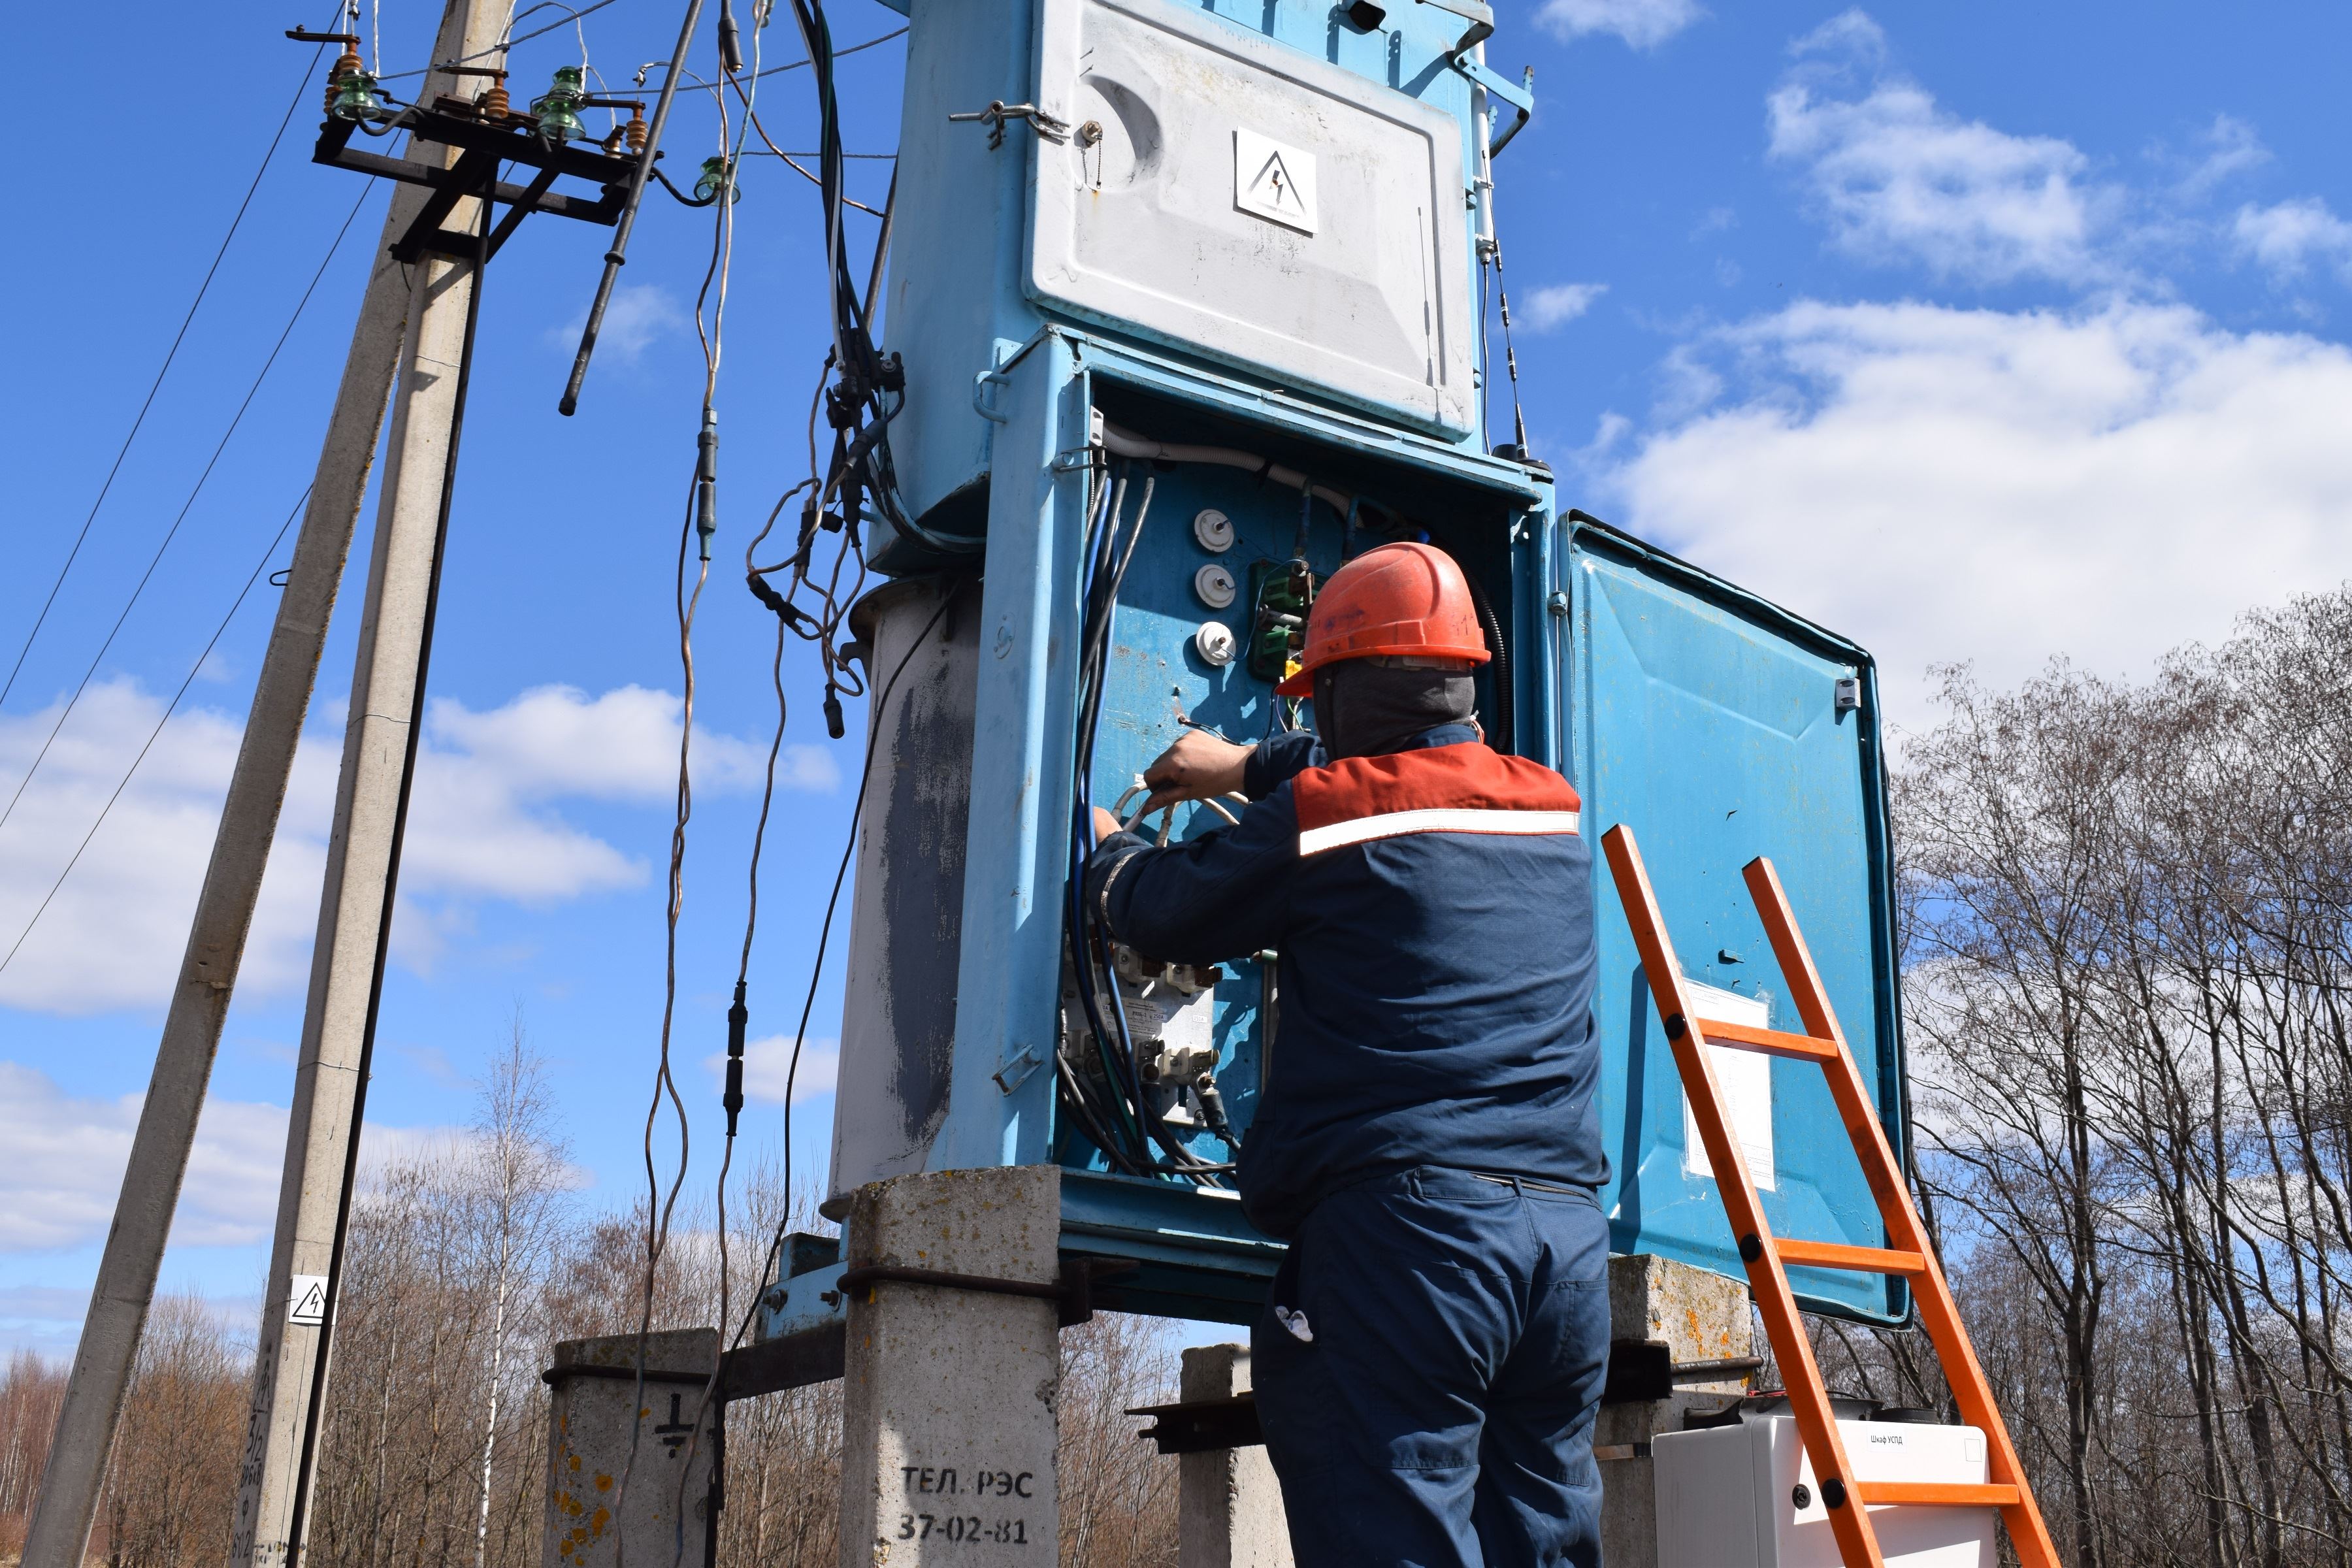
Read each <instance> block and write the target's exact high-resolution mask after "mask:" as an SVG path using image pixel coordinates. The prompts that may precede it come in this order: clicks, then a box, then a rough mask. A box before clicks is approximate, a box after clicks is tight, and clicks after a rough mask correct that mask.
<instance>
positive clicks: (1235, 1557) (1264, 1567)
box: [1176, 1345, 1291, 1568]
mask: <svg viewBox="0 0 2352 1568" xmlns="http://www.w3.org/2000/svg"><path fill="white" fill-rule="evenodd" d="M1249 1391H1250V1352H1249V1346H1247V1345H1197V1346H1194V1347H1192V1348H1191V1349H1189V1350H1187V1351H1185V1352H1184V1373H1183V1380H1182V1383H1181V1394H1180V1397H1181V1398H1182V1399H1183V1400H1184V1401H1185V1403H1187V1404H1191V1403H1192V1402H1193V1401H1196V1400H1209V1399H1232V1398H1235V1397H1237V1396H1238V1395H1241V1394H1247V1393H1248V1392H1249ZM1177 1464H1178V1477H1179V1479H1178V1482H1177V1521H1178V1534H1177V1548H1176V1562H1177V1563H1178V1568H1291V1556H1290V1521H1288V1519H1286V1517H1285V1516H1284V1514H1283V1511H1282V1485H1281V1483H1280V1482H1279V1481H1277V1480H1276V1479H1275V1477H1274V1464H1273V1461H1271V1460H1270V1459H1268V1458H1266V1453H1265V1449H1264V1448H1263V1447H1248V1448H1214V1449H1212V1450H1210V1451H1209V1452H1207V1453H1205V1454H1186V1455H1185V1456H1183V1458H1181V1459H1179V1460H1178V1461H1177Z"/></svg>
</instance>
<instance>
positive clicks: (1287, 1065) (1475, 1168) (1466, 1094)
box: [1084, 543, 1609, 1568]
mask: <svg viewBox="0 0 2352 1568" xmlns="http://www.w3.org/2000/svg"><path fill="white" fill-rule="evenodd" d="M1489 657H1490V655H1489V653H1488V651H1487V649H1486V645H1485V639H1484V638H1483V637H1482V636H1481V635H1480V631H1479V626H1478V621H1477V618H1476V616H1475V613H1474V609H1473V604H1472V600H1471V597H1470V594H1469V588H1468V584H1466V583H1465V581H1464V580H1463V577H1462V573H1461V569H1460V568H1459V567H1458V566H1457V565H1455V563H1454V561H1453V560H1452V559H1451V558H1450V557H1448V556H1447V555H1445V554H1444V552H1440V551H1437V550H1434V549H1433V548H1431V547H1430V546H1428V545H1423V544H1411V543H1405V544H1389V545H1383V546H1381V547H1380V548H1378V549H1375V550H1372V551H1369V552H1366V553H1364V554H1363V555H1360V556H1359V557H1357V558H1356V559H1355V560H1353V561H1351V562H1349V563H1348V564H1347V565H1345V566H1343V567H1341V568H1340V569H1339V571H1338V572H1336V573H1334V574H1332V576H1331V578H1330V580H1329V581H1328V583H1326V584H1324V586H1323V590H1322V592H1321V594H1320V595H1318V597H1317V599H1316V601H1315V604H1314V605H1313V608H1312V609H1311V611H1310V612H1309V615H1308V619H1307V638H1306V647H1305V649H1304V655H1303V658H1302V668H1300V670H1299V671H1298V672H1297V674H1296V675H1295V676H1293V677H1292V678H1291V679H1289V680H1286V682H1284V684H1283V685H1282V687H1281V688H1280V689H1281V691H1282V692H1283V694H1284V695H1286V696H1305V695H1311V696H1312V697H1313V699H1314V719H1315V731H1314V732H1312V733H1309V732H1307V731H1291V732H1286V733H1284V734H1280V735H1276V736H1275V737H1274V738H1272V739H1270V740H1268V741H1266V742H1264V743H1262V744H1260V745H1258V746H1256V747H1254V748H1249V747H1241V746H1236V745H1233V744H1230V743H1228V742H1223V741H1220V740H1218V739H1216V738H1215V737H1213V736H1210V735H1207V734H1204V733H1200V732H1190V733H1188V734H1186V735H1185V736H1184V738H1183V739H1182V740H1181V741H1180V742H1179V743H1178V744H1177V745H1175V746H1174V747H1171V749H1170V750H1169V752H1167V753H1166V754H1165V755H1163V756H1162V757H1160V760H1159V761H1158V762H1157V763H1154V764H1153V765H1152V768H1151V769H1150V772H1148V773H1146V774H1145V781H1146V783H1147V784H1150V785H1151V786H1152V790H1153V794H1152V796H1151V802H1152V805H1165V804H1168V803H1171V802H1174V801H1178V800H1183V799H1190V798H1205V797H1208V796H1212V795H1223V794H1225V793H1227V792H1228V791H1234V790H1238V791H1239V792H1240V793H1242V794H1244V795H1247V796H1248V798H1249V800H1250V802H1251V803H1252V804H1251V805H1249V806H1248V808H1247V809H1246V810H1245V811H1244V812H1243V813H1242V815H1241V818H1240V821H1239V822H1238V824H1237V825H1236V826H1232V827H1228V828H1224V829H1222V830H1220V831H1218V832H1215V833H1210V834H1205V835H1202V836H1200V837H1193V838H1192V839H1189V840H1187V841H1185V842H1182V843H1179V844H1171V845H1168V846H1165V847H1153V846H1152V845H1150V844H1149V843H1147V842H1146V841H1145V840H1144V839H1143V838H1141V837H1138V836H1136V835H1134V834H1132V833H1125V832H1121V831H1119V830H1118V823H1117V821H1116V820H1114V819H1112V818H1111V817H1110V816H1109V815H1108V813H1105V812H1102V811H1100V810H1097V813H1096V832H1097V840H1098V841H1097V846H1096V848H1095V851H1094V853H1093V855H1092V856H1091V857H1090V858H1088V862H1087V882H1086V887H1085V889H1084V891H1085V896H1086V897H1087V898H1088V899H1090V900H1094V903H1095V910H1096V912H1097V916H1098V917H1099V919H1100V921H1101V922H1102V926H1103V928H1104V929H1105V930H1107V931H1110V932H1111V933H1112V934H1113V935H1114V936H1115V937H1116V938H1117V939H1118V941H1119V942H1124V943H1126V944H1127V945H1129V947H1131V948H1133V949H1135V950H1136V951H1137V952H1139V953H1143V954H1148V955H1149V956H1150V958H1151V959H1154V960H1157V961H1160V962H1164V963H1216V962H1219V961H1223V960H1229V959H1233V958H1234V957H1236V956H1239V955H1242V954H1245V953H1254V952H1262V951H1264V950H1265V949H1269V948H1271V949H1274V950H1276V952H1278V953H1279V955H1280V956H1279V961H1278V963H1279V967H1278V970H1277V979H1278V984H1279V991H1278V995H1279V1004H1278V1018H1279V1024H1278V1027H1277V1029H1276V1038H1275V1042H1274V1046H1273V1053H1272V1062H1271V1069H1270V1072H1269V1075H1268V1078H1267V1081H1266V1085H1265V1093H1264V1096H1263V1098H1262V1100H1260V1103H1259V1109H1258V1113H1257V1116H1256V1119H1255V1122H1254V1124H1253V1125H1252V1126H1251V1127H1250V1129H1249V1131H1248V1133H1247V1136H1246V1138H1245V1140H1244V1146H1243V1148H1242V1150H1241V1152H1240V1156H1239V1169H1238V1172H1237V1177H1236V1180H1237V1184H1238V1185H1239V1187H1240V1190H1241V1199H1242V1205H1243V1208H1244V1212H1245V1213H1246V1214H1247V1215H1249V1217H1250V1219H1251V1220H1252V1222H1253V1223H1255V1225H1256V1226H1259V1227H1260V1228H1261V1229H1263V1230H1265V1232H1266V1233H1268V1234H1269V1235H1272V1236H1275V1237H1281V1238H1283V1239H1285V1240H1286V1241H1287V1242H1288V1243H1289V1249H1288V1253H1287V1256H1286V1258H1285V1261H1284V1263H1283V1265H1282V1268H1281V1271H1280V1273H1279V1274H1278V1275H1277V1276H1276V1279H1275V1282H1274V1286H1273V1289H1272V1290H1271V1292H1270V1294H1269V1297H1268V1300H1267V1301H1266V1303H1265V1308H1264V1309H1263V1310H1261V1312H1260V1313H1259V1315H1258V1318H1257V1321H1256V1322H1255V1325H1254V1327H1253V1329H1252V1332H1251V1345H1252V1363H1253V1365H1252V1376H1253V1379H1254V1383H1255V1390H1256V1396H1257V1406H1258V1413H1259V1416H1260V1419H1261V1421H1262V1423H1263V1425H1264V1426H1265V1440H1266V1449H1267V1452H1268V1454H1269V1455H1270V1456H1271V1458H1272V1459H1273V1461H1274V1467H1275V1471H1276V1475H1277V1476H1278V1477H1279V1478H1280V1479H1281V1482H1282V1491H1283V1501H1284V1505H1285V1508H1286V1511H1287V1513H1288V1516H1289V1521H1290V1532H1291V1542H1292V1549H1293V1552H1294V1554H1295V1555H1296V1557H1297V1562H1298V1563H1299V1564H1300V1568H1379V1565H1381V1564H1397V1565H1400V1568H1402V1565H1406V1564H1410V1565H1412V1568H1521V1565H1537V1564H1540V1565H1543V1568H1551V1565H1554V1564H1574V1565H1578V1568H1588V1565H1591V1564H1594V1563H1599V1561H1600V1554H1601V1547H1600V1514H1601V1482H1600V1476H1599V1473H1598V1471H1597V1469H1596V1468H1595V1466H1594V1463H1593V1458H1592V1424H1593V1416H1594V1413H1595V1410H1596V1407H1597V1405H1598V1402H1599V1399H1600V1395H1601V1382H1602V1379H1603V1377H1604V1374H1605V1373H1606V1367H1607V1360H1608V1342H1609V1301H1608V1288H1607V1280H1608V1267H1607V1266H1608V1250H1609V1247H1608V1236H1609V1233H1608V1226H1607V1223H1606V1221H1605V1220H1604V1219H1603V1217H1602V1215H1601V1207H1600V1204H1599V1200H1598V1195H1597V1193H1598V1188H1599V1187H1600V1186H1601V1184H1602V1183H1603V1182H1605V1181H1606V1180H1607V1179H1608V1160H1607V1156H1606V1155H1605V1153H1604V1152H1603V1151H1602V1148H1601V1129H1600V1121H1599V1115H1598V1110H1597V1108H1596V1106H1595V1104H1594V1091H1595V1088H1596V1085H1597V1083H1598V1080H1599V1076H1600V1064H1599V1060H1598V1055H1597V1049H1596V1047H1595V1043H1594V1032H1593V1023H1592V1017H1591V1009H1592V995H1593V985H1594V980H1595V974H1594V962H1595V961H1594V951H1593V930H1592V920H1593V914H1592V898H1591V871H1592V866H1591V853H1590V850H1589V849H1588V848H1587V846H1586V842H1585V840H1584V838H1583V837H1581V835H1580V832H1579V827H1580V821H1579V809H1580V807H1579V802H1578V799H1577V794H1576V791H1575V789H1574V787H1573V786H1572V785H1570V784H1569V782H1568V781H1567V780H1566V779H1564V778H1562V777H1560V776H1559V774H1558V773H1554V772H1552V771H1551V770H1550V769H1549V768H1546V767H1543V766H1541V765H1540V764H1538V763H1533V762H1529V761H1528V760H1526V759H1524V758H1520V757H1513V756H1505V755H1501V754H1499V753H1497V752H1495V751H1493V750H1491V749H1490V748H1488V747H1487V746H1486V744H1485V743H1484V742H1483V738H1482V736H1481V734H1480V731H1479V729H1478V726H1477V722H1476V720H1475V700H1474V696H1473V676H1472V673H1471V672H1472V669H1473V668H1474V667H1475V665H1477V664H1480V663H1483V662H1485V661H1486V659H1487V658H1489Z"/></svg>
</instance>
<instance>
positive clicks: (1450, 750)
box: [1290, 741, 1583, 831]
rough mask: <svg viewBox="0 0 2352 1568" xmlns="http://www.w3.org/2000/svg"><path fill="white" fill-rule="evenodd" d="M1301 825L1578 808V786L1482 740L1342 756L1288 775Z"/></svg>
mask: <svg viewBox="0 0 2352 1568" xmlns="http://www.w3.org/2000/svg"><path fill="white" fill-rule="evenodd" d="M1290 787H1291V801H1292V804H1293V805H1295V806H1296V807H1297V812H1298V826H1299V828H1300V830H1301V831H1310V830H1312V829H1314V828H1318V827H1328V826H1332V825H1333V824H1335V823H1341V822H1354V821H1356V820H1358V819H1359V818H1361V817H1366V816H1386V815H1388V814H1389V813H1391V812H1399V811H1444V810H1474V811H1575V810H1578V809H1580V806H1581V805H1582V804H1583V802H1582V801H1581V800H1580V798H1579V796H1578V795H1577V793H1576V786H1575V785H1574V784H1570V783H1569V782H1568V781H1567V780H1566V779H1564V778H1562V777H1560V775H1559V774H1558V773H1554V772H1552V771H1551V769H1549V768H1548V767H1546V766H1544V765H1543V764H1542V763H1538V762H1530V761H1529V760H1528V759H1527V758H1526V757H1507V756H1505V755H1503V754H1502V753H1500V752H1496V751H1495V750H1494V749H1493V748H1492V747H1489V746H1486V745H1484V744H1482V743H1480V742H1475V741H1472V742H1464V743H1462V744H1460V745H1455V746H1429V747H1424V748H1423V749H1422V750H1420V751H1413V752H1388V753H1386V754H1385V755H1382V756H1377V757H1342V758H1341V759H1340V760H1339V761H1338V762H1336V763H1326V764H1325V765H1324V766H1322V767H1319V768H1307V769H1306V770H1305V771H1303V772H1301V773H1298V774H1297V776H1296V777H1294V778H1293V779H1292V780H1291V786H1290Z"/></svg>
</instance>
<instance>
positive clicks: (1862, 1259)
mask: <svg viewBox="0 0 2352 1568" xmlns="http://www.w3.org/2000/svg"><path fill="white" fill-rule="evenodd" d="M1772 1248H1773V1250H1774V1251H1776V1252H1778V1253H1779V1254H1780V1261H1781V1262H1782V1263H1784V1264H1795V1265H1798V1266H1799V1267H1801V1268H1850V1269H1852V1270H1853V1271H1854V1272H1855V1273H1857V1274H1903V1275H1911V1274H1925V1273H1926V1272H1927V1260H1926V1259H1925V1258H1921V1257H1920V1256H1919V1255H1918V1254H1917V1253H1916V1252H1892V1251H1889V1250H1888V1249H1887V1248H1885V1247H1848V1246H1846V1245H1844V1244H1843V1243H1842V1242H1835V1241H1788V1240H1782V1239H1779V1238H1776V1239H1775V1240H1774V1241H1773V1243H1772Z"/></svg>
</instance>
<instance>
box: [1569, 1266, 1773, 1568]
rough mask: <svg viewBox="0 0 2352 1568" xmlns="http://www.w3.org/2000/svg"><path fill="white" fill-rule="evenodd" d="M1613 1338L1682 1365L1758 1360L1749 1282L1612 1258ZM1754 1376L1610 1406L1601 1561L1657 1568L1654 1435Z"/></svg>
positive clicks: (1597, 1439) (1605, 1411)
mask: <svg viewBox="0 0 2352 1568" xmlns="http://www.w3.org/2000/svg"><path fill="white" fill-rule="evenodd" d="M1609 1319H1610V1329H1609V1337H1610V1339H1611V1340H1612V1341H1622V1340H1638V1341H1646V1342H1651V1343H1663V1344H1664V1345H1665V1346H1666V1347H1667V1348H1668V1350H1669V1352H1671V1353H1672V1355H1673V1357H1674V1359H1675V1362H1677V1363H1683V1362H1695V1361H1723V1360H1727V1359H1729V1358H1732V1357H1738V1356H1747V1355H1752V1354H1754V1353H1755V1349H1754V1345H1755V1327H1754V1324H1755V1320H1754V1318H1753V1317H1752V1315H1751V1314H1750V1312H1749V1310H1748V1287H1747V1285H1746V1284H1745V1283H1744V1282H1743V1281H1741V1280H1738V1279H1726V1278H1724V1277H1723V1276H1722V1275H1720V1274H1710V1273H1708V1272H1707V1271H1706V1270H1705V1269H1703V1268H1691V1267H1690V1266H1689V1265H1688V1264H1684V1263H1675V1262H1672V1261H1670V1260H1669V1259H1666V1258H1655V1257H1652V1256H1651V1255H1649V1254H1648V1253H1636V1254H1633V1255H1632V1256H1630V1257H1618V1258H1611V1259H1610V1260H1609ZM1747 1386H1748V1384H1747V1380H1746V1379H1745V1378H1744V1377H1739V1376H1732V1377H1726V1378H1717V1379H1710V1380H1708V1381H1706V1382H1704V1383H1683V1384H1677V1385H1676V1387H1675V1396H1674V1397H1673V1398H1671V1399H1661V1400H1655V1401H1650V1402H1644V1403H1641V1404H1628V1405H1603V1406H1602V1407H1601V1415H1600V1419H1599V1421H1598V1422H1597V1423H1596V1425H1595V1426H1594V1429H1593V1436H1592V1446H1593V1450H1594V1452H1595V1453H1596V1455H1598V1456H1600V1458H1601V1561H1602V1562H1603V1563H1607V1564H1608V1565H1609V1568H1656V1563H1657V1561H1658V1526H1657V1508H1656V1485H1655V1479H1654V1472H1653V1470H1652V1467H1651V1461H1650V1457H1649V1444H1650V1439H1651V1437H1652V1436H1654V1435H1655V1434H1657V1433H1660V1432H1678V1431H1680V1430H1681V1429H1682V1425H1683V1418H1684V1416H1685V1415H1686V1414H1687V1413H1688V1412H1690V1411H1691V1410H1694V1409H1700V1410H1714V1409H1716V1408H1718V1407H1720V1406H1721V1405H1723V1404H1724V1403H1725V1401H1726V1399H1727V1398H1728V1397H1731V1396H1734V1395H1738V1394H1743V1393H1745V1392H1746V1391H1747Z"/></svg>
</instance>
